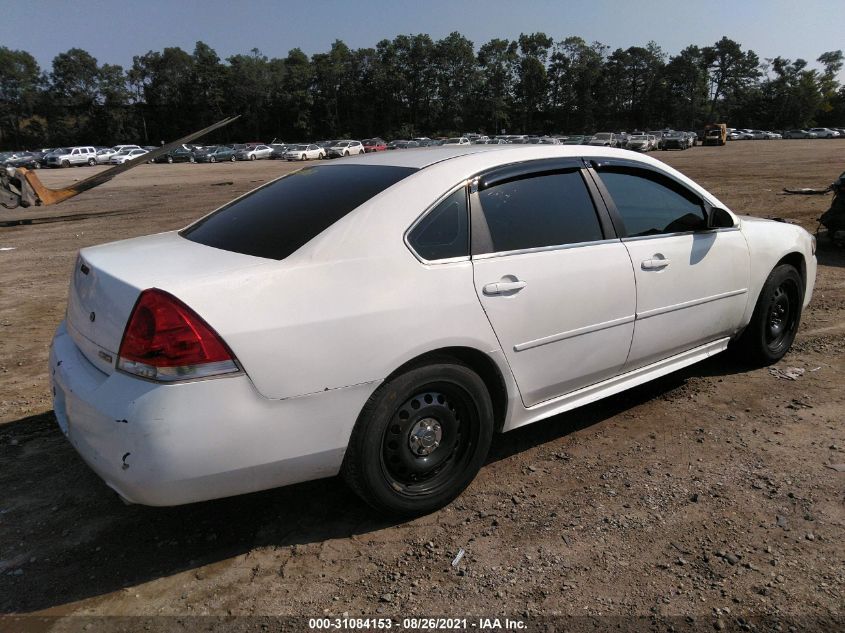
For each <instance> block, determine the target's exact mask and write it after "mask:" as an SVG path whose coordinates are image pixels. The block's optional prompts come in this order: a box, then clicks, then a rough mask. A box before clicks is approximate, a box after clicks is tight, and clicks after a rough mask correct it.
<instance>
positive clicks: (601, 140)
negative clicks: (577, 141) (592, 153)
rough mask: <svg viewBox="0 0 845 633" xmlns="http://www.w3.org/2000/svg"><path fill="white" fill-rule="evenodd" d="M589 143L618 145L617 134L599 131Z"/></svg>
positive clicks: (604, 145) (594, 144)
mask: <svg viewBox="0 0 845 633" xmlns="http://www.w3.org/2000/svg"><path fill="white" fill-rule="evenodd" d="M587 145H593V146H601V147H616V134H613V133H612V132H598V133H597V134H593V137H592V138H591V139H590V140H589V141H588V142H587Z"/></svg>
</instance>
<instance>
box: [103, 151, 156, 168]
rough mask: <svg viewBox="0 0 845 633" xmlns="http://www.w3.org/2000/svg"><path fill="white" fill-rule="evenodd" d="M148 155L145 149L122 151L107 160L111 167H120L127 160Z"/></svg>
mask: <svg viewBox="0 0 845 633" xmlns="http://www.w3.org/2000/svg"><path fill="white" fill-rule="evenodd" d="M148 153H149V152H148V151H147V150H145V149H123V150H120V151H119V152H116V153H115V154H113V155H112V157H111V158H109V163H110V164H112V165H122V164H123V163H125V162H126V161H128V160H132V159H134V158H138V157H139V156H143V155H144V154H148Z"/></svg>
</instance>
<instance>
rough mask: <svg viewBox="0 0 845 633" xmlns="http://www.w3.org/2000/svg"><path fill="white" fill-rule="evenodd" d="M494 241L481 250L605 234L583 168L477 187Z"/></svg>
mask: <svg viewBox="0 0 845 633" xmlns="http://www.w3.org/2000/svg"><path fill="white" fill-rule="evenodd" d="M478 199H479V202H480V204H481V209H482V211H483V213H484V219H485V220H486V222H487V228H488V229H489V232H490V241H491V244H490V245H488V246H487V247H482V249H481V250H480V251H479V252H478V253H474V254H482V253H486V252H505V251H517V250H524V249H528V248H539V247H544V246H557V245H565V244H577V243H580V242H592V241H597V240H601V239H603V237H604V236H603V234H602V230H601V225H600V224H599V219H598V216H597V215H596V208H595V206H594V205H593V201H592V198H591V197H590V194H589V192H588V190H587V186H586V185H585V183H584V179H583V178H582V176H581V172H580V171H579V170H572V171H567V172H563V173H556V174H548V175H542V176H534V177H529V178H522V179H520V180H513V181H510V182H505V183H503V184H499V185H494V186H492V187H490V188H488V189H484V190H483V191H481V192H479V194H478Z"/></svg>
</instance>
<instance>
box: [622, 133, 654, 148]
mask: <svg viewBox="0 0 845 633" xmlns="http://www.w3.org/2000/svg"><path fill="white" fill-rule="evenodd" d="M626 149H629V150H631V151H634V152H648V151H649V150H651V142H650V141H649V140H648V135H647V134H634V135H633V136H629V137H628V147H627V148H626Z"/></svg>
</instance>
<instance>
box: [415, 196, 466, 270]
mask: <svg viewBox="0 0 845 633" xmlns="http://www.w3.org/2000/svg"><path fill="white" fill-rule="evenodd" d="M408 242H409V243H410V244H411V246H412V247H413V248H414V250H415V251H416V252H417V254H419V256H420V257H422V258H423V259H426V260H428V261H434V260H437V259H448V258H451V257H466V256H468V255H469V227H468V222H467V194H466V189H465V188H463V187H461V188H460V189H458V190H457V191H456V192H455V193H453V194H452V195H451V196H449V197H448V198H446V199H445V200H444V201H443V202H441V203H440V204H438V205H437V207H435V208H434V209H433V210H432V211H431V213H429V214H428V215H426V216H425V217H424V218H423V219H422V220H421V221H420V223H419V224H417V226H415V227H414V229H413V230H412V231H411V233H410V234H409V235H408Z"/></svg>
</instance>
